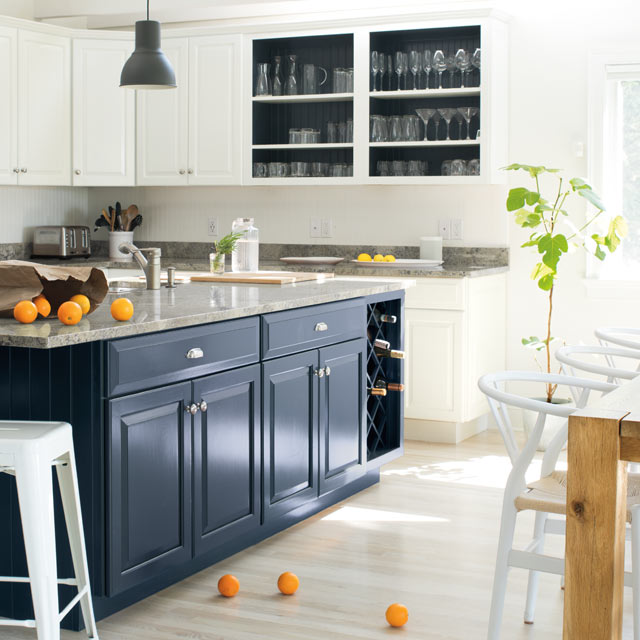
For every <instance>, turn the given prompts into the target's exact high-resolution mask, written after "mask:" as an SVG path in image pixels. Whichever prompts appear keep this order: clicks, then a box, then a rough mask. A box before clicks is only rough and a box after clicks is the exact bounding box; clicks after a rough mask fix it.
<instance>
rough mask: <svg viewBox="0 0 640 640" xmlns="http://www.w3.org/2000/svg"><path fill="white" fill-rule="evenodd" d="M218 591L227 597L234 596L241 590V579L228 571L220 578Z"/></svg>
mask: <svg viewBox="0 0 640 640" xmlns="http://www.w3.org/2000/svg"><path fill="white" fill-rule="evenodd" d="M218 591H219V592H220V593H221V594H222V595H223V596H224V597H225V598H233V596H235V595H236V593H238V591H240V580H238V578H236V577H235V576H232V575H231V574H230V573H227V574H226V575H224V576H222V578H220V580H218Z"/></svg>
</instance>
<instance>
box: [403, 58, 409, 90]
mask: <svg viewBox="0 0 640 640" xmlns="http://www.w3.org/2000/svg"><path fill="white" fill-rule="evenodd" d="M408 73H409V54H408V53H404V52H403V53H402V75H403V76H404V89H405V91H406V90H407V75H408Z"/></svg>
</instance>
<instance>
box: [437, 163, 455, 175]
mask: <svg viewBox="0 0 640 640" xmlns="http://www.w3.org/2000/svg"><path fill="white" fill-rule="evenodd" d="M451 162H452V161H451V160H445V161H444V162H443V163H442V164H441V165H440V175H441V176H450V175H451Z"/></svg>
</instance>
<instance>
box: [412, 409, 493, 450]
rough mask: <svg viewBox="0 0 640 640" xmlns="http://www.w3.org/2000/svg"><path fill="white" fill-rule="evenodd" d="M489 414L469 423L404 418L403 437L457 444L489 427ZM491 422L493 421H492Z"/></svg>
mask: <svg viewBox="0 0 640 640" xmlns="http://www.w3.org/2000/svg"><path fill="white" fill-rule="evenodd" d="M489 417H490V416H489V414H484V415H482V416H480V417H478V418H476V419H475V420H470V421H469V422H445V421H440V420H414V419H413V418H405V421H404V437H405V438H406V439H407V440H421V441H423V442H440V443H443V444H458V442H462V441H463V440H466V439H467V438H471V437H473V436H475V435H477V434H479V433H481V432H482V431H486V430H487V428H488V426H489ZM492 422H493V421H492Z"/></svg>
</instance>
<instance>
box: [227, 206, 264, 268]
mask: <svg viewBox="0 0 640 640" xmlns="http://www.w3.org/2000/svg"><path fill="white" fill-rule="evenodd" d="M231 231H232V232H233V233H242V235H241V236H240V238H238V241H237V242H236V248H235V249H234V250H233V253H232V254H231V271H233V272H236V273H237V272H242V271H258V258H259V244H258V229H257V228H256V227H254V226H253V218H236V219H235V220H234V221H233V225H232V226H231Z"/></svg>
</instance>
